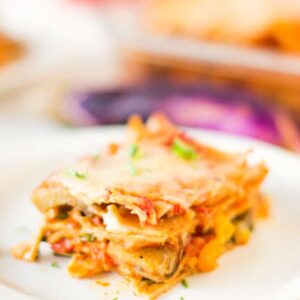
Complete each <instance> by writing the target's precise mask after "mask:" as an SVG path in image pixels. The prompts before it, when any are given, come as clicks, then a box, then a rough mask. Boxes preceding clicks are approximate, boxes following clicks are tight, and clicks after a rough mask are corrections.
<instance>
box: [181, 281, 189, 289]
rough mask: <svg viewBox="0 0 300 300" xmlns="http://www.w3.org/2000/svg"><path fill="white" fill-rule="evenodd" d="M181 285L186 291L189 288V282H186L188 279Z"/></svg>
mask: <svg viewBox="0 0 300 300" xmlns="http://www.w3.org/2000/svg"><path fill="white" fill-rule="evenodd" d="M181 284H182V286H183V287H185V288H186V289H187V288H188V287H189V284H188V282H187V281H186V279H183V280H182V281H181Z"/></svg>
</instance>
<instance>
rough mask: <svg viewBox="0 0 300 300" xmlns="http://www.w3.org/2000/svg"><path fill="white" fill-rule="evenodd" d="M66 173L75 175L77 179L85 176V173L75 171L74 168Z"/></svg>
mask: <svg viewBox="0 0 300 300" xmlns="http://www.w3.org/2000/svg"><path fill="white" fill-rule="evenodd" d="M68 174H69V175H70V176H73V177H76V178H78V179H86V177H87V175H86V173H83V172H79V171H76V170H70V171H69V172H68Z"/></svg>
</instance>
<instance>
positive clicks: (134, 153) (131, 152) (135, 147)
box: [129, 144, 139, 158]
mask: <svg viewBox="0 0 300 300" xmlns="http://www.w3.org/2000/svg"><path fill="white" fill-rule="evenodd" d="M138 152H139V147H138V145H137V144H132V145H131V146H130V149H129V156H130V157H131V158H136V156H137V154H138Z"/></svg>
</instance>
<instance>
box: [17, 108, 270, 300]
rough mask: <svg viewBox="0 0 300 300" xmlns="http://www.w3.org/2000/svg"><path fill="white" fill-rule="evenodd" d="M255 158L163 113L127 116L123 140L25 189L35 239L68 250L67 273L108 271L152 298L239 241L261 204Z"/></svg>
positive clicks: (33, 248)
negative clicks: (215, 144) (37, 225)
mask: <svg viewBox="0 0 300 300" xmlns="http://www.w3.org/2000/svg"><path fill="white" fill-rule="evenodd" d="M266 174H267V168H266V167H265V166H264V164H258V165H249V164H248V162H247V159H246V154H245V153H242V154H238V153H235V154H228V153H223V152H221V151H218V150H216V149H213V148H211V147H208V146H206V145H203V144H202V143H200V142H197V141H195V140H193V139H192V138H191V137H189V136H187V135H186V134H185V133H184V132H182V131H180V130H178V129H177V128H176V127H175V126H174V125H173V124H172V123H171V122H170V121H169V120H168V119H167V118H166V117H165V116H164V115H162V114H160V113H156V114H154V115H152V116H151V117H150V118H149V119H148V121H147V123H146V124H144V123H143V121H142V120H141V118H140V117H139V116H132V117H131V118H130V120H129V124H128V134H127V138H126V140H125V141H124V142H123V143H120V144H110V145H108V146H107V148H106V149H105V150H104V151H101V152H99V154H98V155H96V156H85V157H83V158H81V159H80V160H78V161H77V162H76V163H74V164H73V165H72V166H71V167H69V168H65V169H62V170H59V171H57V172H55V173H53V174H52V175H50V176H49V177H48V178H47V179H46V180H45V181H43V182H42V183H41V184H40V186H39V187H38V188H37V189H36V190H35V191H34V192H33V202H34V204H35V205H36V207H37V208H38V209H39V210H40V211H41V212H42V213H43V214H44V225H43V226H42V227H41V229H40V233H39V235H38V238H37V240H36V242H35V244H34V245H29V246H28V245H27V246H24V245H23V246H19V247H18V248H16V249H14V254H15V256H17V257H19V258H25V259H28V260H34V259H35V258H36V257H37V253H38V252H37V249H38V245H39V243H40V241H45V242H47V243H48V244H50V245H51V248H52V250H53V251H54V252H55V253H56V254H59V255H63V256H70V263H69V265H68V271H69V273H70V275H72V276H74V277H87V276H91V275H94V274H98V273H102V272H109V271H115V272H118V273H120V274H121V275H122V276H124V277H126V278H127V279H128V280H129V281H130V282H132V283H133V285H134V286H135V289H136V291H137V293H141V294H147V295H148V296H149V297H150V298H151V299H155V298H157V297H158V296H159V295H160V294H161V293H163V292H165V291H166V290H168V289H169V288H170V287H172V286H173V285H175V284H176V283H177V282H179V281H181V280H182V279H184V278H185V277H186V276H188V275H191V274H193V273H197V272H207V271H211V270H213V269H214V268H216V267H217V261H218V257H219V256H220V255H221V254H222V253H224V252H225V251H227V250H229V249H231V248H232V247H234V246H235V245H240V244H245V243H247V241H248V239H249V237H250V235H251V232H252V230H253V228H254V224H255V221H256V219H257V218H259V217H261V216H264V215H266V213H267V204H266V201H265V198H264V196H263V195H262V194H261V192H260V191H259V189H260V185H261V183H262V181H263V180H264V178H265V176H266Z"/></svg>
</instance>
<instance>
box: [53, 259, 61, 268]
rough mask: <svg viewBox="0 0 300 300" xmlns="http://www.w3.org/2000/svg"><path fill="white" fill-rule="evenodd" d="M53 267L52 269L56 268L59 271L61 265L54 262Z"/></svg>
mask: <svg viewBox="0 0 300 300" xmlns="http://www.w3.org/2000/svg"><path fill="white" fill-rule="evenodd" d="M51 267H52V268H56V269H59V268H60V266H59V264H58V263H57V262H56V261H53V262H52V263H51Z"/></svg>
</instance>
